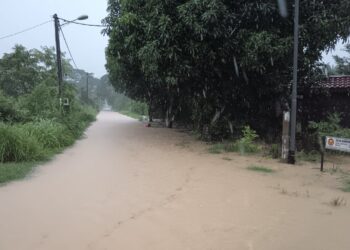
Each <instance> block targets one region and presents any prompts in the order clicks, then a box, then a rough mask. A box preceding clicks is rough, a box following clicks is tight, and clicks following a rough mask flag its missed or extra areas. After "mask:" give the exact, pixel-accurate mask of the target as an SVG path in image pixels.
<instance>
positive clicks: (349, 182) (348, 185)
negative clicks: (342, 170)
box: [342, 179, 350, 192]
mask: <svg viewBox="0 0 350 250" xmlns="http://www.w3.org/2000/svg"><path fill="white" fill-rule="evenodd" d="M342 190H343V191H344V192H350V179H346V180H345V181H344V186H343V188H342Z"/></svg>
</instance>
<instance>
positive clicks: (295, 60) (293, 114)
mask: <svg viewBox="0 0 350 250" xmlns="http://www.w3.org/2000/svg"><path fill="white" fill-rule="evenodd" d="M294 7H295V10H294V55H293V87H292V110H291V111H292V112H291V126H290V148H289V155H288V163H289V164H295V152H296V143H295V134H296V120H297V119H296V117H297V83H298V49H299V44H298V42H299V0H295V6H294Z"/></svg>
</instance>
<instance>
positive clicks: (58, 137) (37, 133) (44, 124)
mask: <svg viewBox="0 0 350 250" xmlns="http://www.w3.org/2000/svg"><path fill="white" fill-rule="evenodd" d="M21 127H22V128H23V129H24V130H25V131H27V132H28V134H29V135H31V136H33V137H35V138H36V139H37V141H38V142H39V143H40V144H41V145H42V146H43V147H44V148H48V149H60V148H63V147H66V146H69V145H72V144H73V143H74V139H75V138H74V136H73V134H72V133H71V132H70V131H67V128H66V127H65V126H64V125H63V124H61V123H58V122H56V121H54V120H45V119H42V120H39V121H36V122H29V123H26V124H23V125H22V126H21Z"/></svg>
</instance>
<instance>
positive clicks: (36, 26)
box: [0, 20, 52, 40]
mask: <svg viewBox="0 0 350 250" xmlns="http://www.w3.org/2000/svg"><path fill="white" fill-rule="evenodd" d="M51 22H52V20H50V21H46V22H44V23H40V24H38V25H35V26H32V27H30V28H27V29H24V30H21V31H18V32H16V33H13V34H10V35H6V36H2V37H0V40H2V39H5V38H9V37H13V36H16V35H19V34H22V33H24V32H27V31H30V30H33V29H36V28H38V27H40V26H43V25H45V24H47V23H51Z"/></svg>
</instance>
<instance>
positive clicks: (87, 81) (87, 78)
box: [86, 73, 89, 101]
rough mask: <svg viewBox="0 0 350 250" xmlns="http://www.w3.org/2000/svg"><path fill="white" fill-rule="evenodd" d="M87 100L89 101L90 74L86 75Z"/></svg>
mask: <svg viewBox="0 0 350 250" xmlns="http://www.w3.org/2000/svg"><path fill="white" fill-rule="evenodd" d="M86 100H87V101H88V100H89V73H86Z"/></svg>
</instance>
